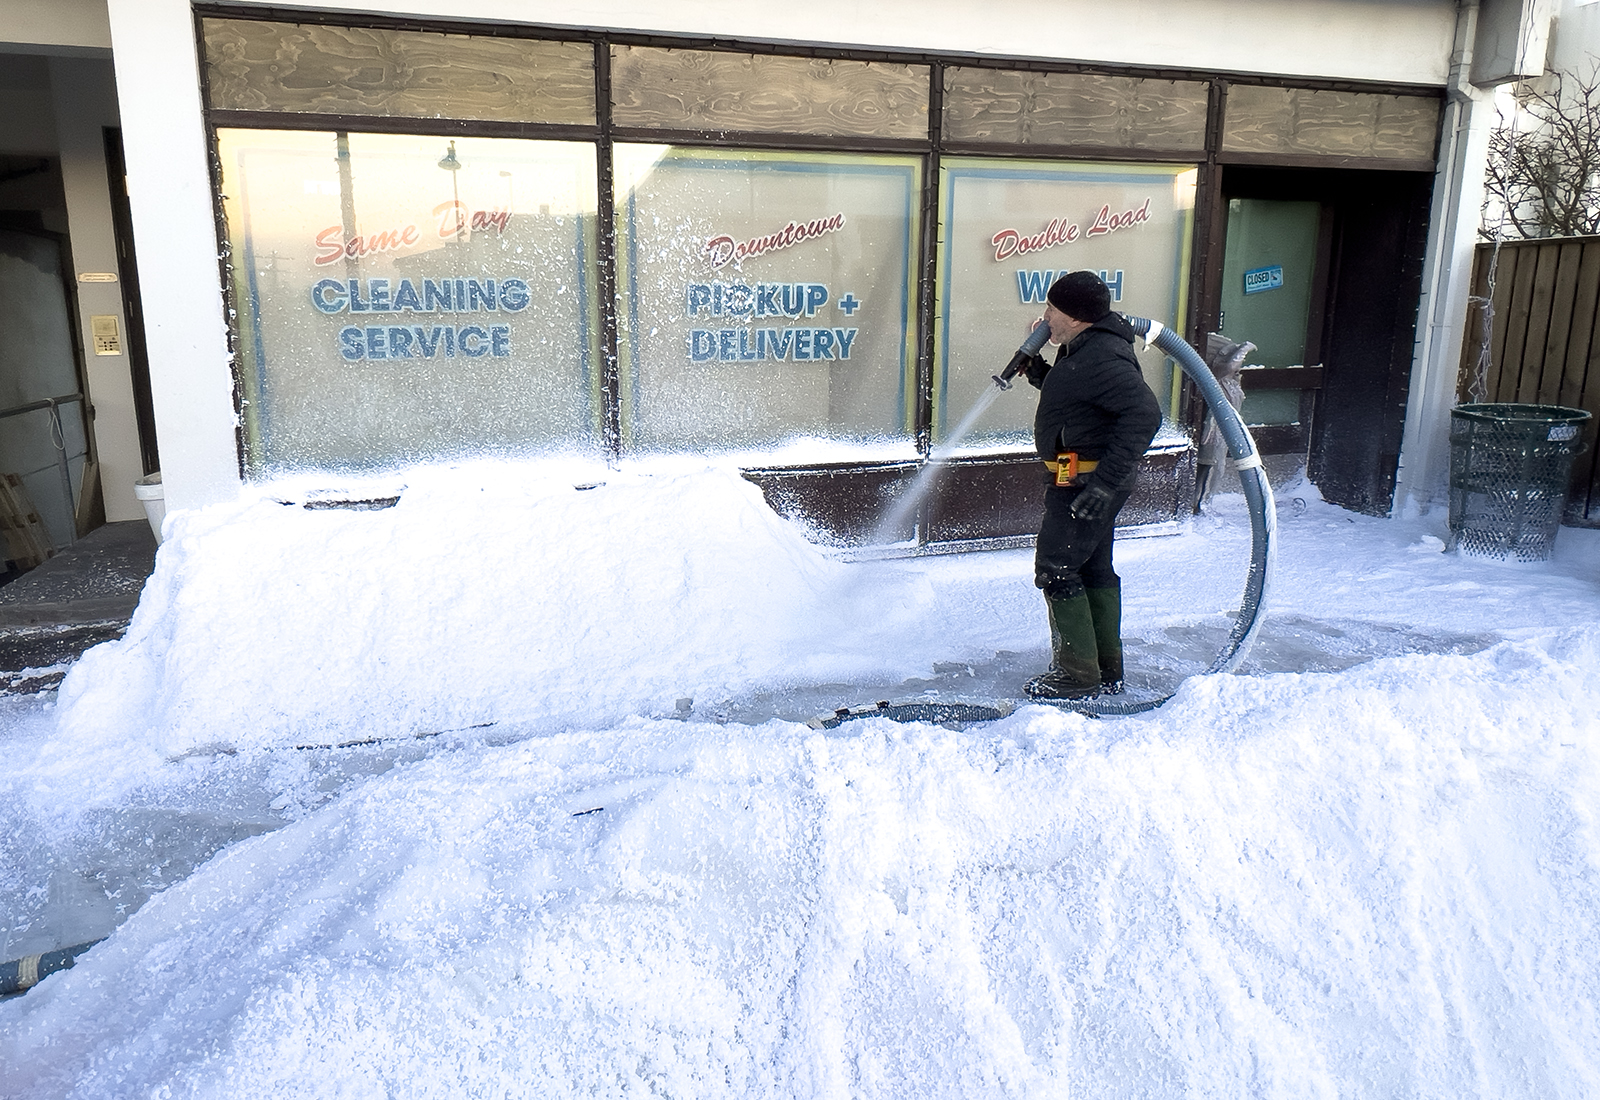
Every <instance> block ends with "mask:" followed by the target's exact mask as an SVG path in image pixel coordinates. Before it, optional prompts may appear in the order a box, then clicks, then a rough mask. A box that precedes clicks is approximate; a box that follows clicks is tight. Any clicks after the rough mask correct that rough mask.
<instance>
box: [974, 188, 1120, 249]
mask: <svg viewBox="0 0 1600 1100" xmlns="http://www.w3.org/2000/svg"><path fill="white" fill-rule="evenodd" d="M1149 220H1150V200H1149V199H1148V198H1147V199H1145V200H1144V202H1143V203H1141V204H1140V205H1138V206H1132V207H1129V208H1128V209H1126V210H1122V211H1118V212H1116V213H1112V211H1111V204H1110V203H1104V204H1102V205H1101V207H1100V209H1099V210H1097V211H1095V215H1094V217H1093V219H1091V220H1090V222H1089V228H1088V229H1082V228H1080V227H1079V225H1078V224H1077V223H1076V222H1072V221H1069V220H1067V219H1066V218H1052V219H1050V221H1049V222H1048V223H1047V224H1046V225H1045V227H1044V229H1042V230H1041V231H1039V232H1038V233H1033V234H1029V235H1024V234H1023V233H1022V232H1021V231H1020V230H1017V229H1011V228H1007V229H1002V230H1000V231H999V232H998V233H996V234H995V235H994V236H993V237H991V238H990V239H989V243H990V244H991V245H993V246H994V258H995V262H996V263H1003V262H1004V261H1006V260H1009V259H1010V258H1011V257H1013V256H1026V255H1028V254H1030V253H1033V252H1043V251H1044V250H1045V249H1047V248H1054V247H1056V246H1057V245H1063V244H1073V243H1075V242H1077V241H1079V240H1082V239H1087V238H1089V237H1100V236H1104V235H1105V234H1107V233H1115V232H1116V231H1117V230H1119V229H1132V228H1133V227H1134V226H1138V225H1144V224H1145V223H1146V222H1148V221H1149Z"/></svg>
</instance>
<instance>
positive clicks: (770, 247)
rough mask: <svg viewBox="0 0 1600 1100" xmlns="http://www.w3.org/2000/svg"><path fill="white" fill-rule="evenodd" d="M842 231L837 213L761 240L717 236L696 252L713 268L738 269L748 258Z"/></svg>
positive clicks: (841, 222)
mask: <svg viewBox="0 0 1600 1100" xmlns="http://www.w3.org/2000/svg"><path fill="white" fill-rule="evenodd" d="M843 228H844V214H843V213H838V214H834V215H833V216H832V217H827V218H813V219H812V220H811V221H807V222H790V223H789V224H788V225H786V226H784V227H783V228H782V229H780V230H778V231H777V232H776V233H769V234H767V235H766V236H764V237H752V238H751V239H750V240H747V241H735V240H734V239H733V237H732V236H730V235H728V234H726V233H719V234H717V235H716V236H714V237H711V238H710V239H709V240H707V241H706V243H705V245H704V247H702V248H701V249H700V254H701V255H702V256H704V257H705V258H706V259H707V260H708V261H710V263H711V266H712V267H714V268H723V267H726V266H728V264H730V263H731V264H733V266H734V267H738V266H739V265H740V264H741V263H743V262H744V261H745V260H747V259H749V258H751V257H752V256H760V255H763V254H765V253H767V252H776V251H777V250H779V249H782V248H790V247H792V246H794V245H797V244H800V243H801V242H802V241H809V240H814V239H815V238H817V237H820V236H822V235H824V234H826V233H836V232H838V231H839V230H841V229H843Z"/></svg>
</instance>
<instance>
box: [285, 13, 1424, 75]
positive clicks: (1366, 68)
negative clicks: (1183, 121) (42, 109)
mask: <svg viewBox="0 0 1600 1100" xmlns="http://www.w3.org/2000/svg"><path fill="white" fill-rule="evenodd" d="M396 4H397V5H403V8H402V9H400V10H403V11H404V12H405V13H406V14H413V15H423V16H434V17H438V18H453V19H482V20H489V21H495V22H506V23H540V24H547V25H555V26H571V27H600V28H606V29H620V30H635V31H647V32H657V33H663V34H688V35H702V36H710V35H716V36H723V37H737V38H750V39H762V40H768V41H779V42H830V43H843V44H850V45H862V46H887V47H895V48H902V49H915V50H928V51H942V52H954V53H991V54H1001V55H1005V56H1014V57H1042V58H1070V59H1073V60H1082V61H1108V62H1121V63H1124V64H1137V65H1156V66H1173V67H1182V68H1189V69H1193V68H1202V69H1224V70H1232V71H1239V72H1270V73H1295V74H1299V75H1304V76H1325V77H1344V78H1348V79H1352V80H1382V81H1396V82H1417V83H1424V84H1443V83H1444V81H1445V78H1446V76H1447V75H1448V72H1449V57H1450V40H1451V34H1452V31H1453V29H1454V24H1455V3H1454V0H1117V2H1116V3H1108V2H1106V0H1004V2H999V3H993V2H991V3H983V2H979V0H916V2H912V0H876V2H875V3H861V2H860V0H811V2H809V3H805V4H791V3H776V2H772V0H765V2H752V0H582V2H573V0H396ZM303 6H305V7H323V8H328V9H333V10H338V11H358V10H359V11H384V10H388V11H394V10H396V8H393V7H390V8H386V7H385V6H383V5H381V4H375V3H372V2H371V0H366V2H361V0H356V2H350V0H321V2H318V0H310V2H309V3H305V4H304V5H303Z"/></svg>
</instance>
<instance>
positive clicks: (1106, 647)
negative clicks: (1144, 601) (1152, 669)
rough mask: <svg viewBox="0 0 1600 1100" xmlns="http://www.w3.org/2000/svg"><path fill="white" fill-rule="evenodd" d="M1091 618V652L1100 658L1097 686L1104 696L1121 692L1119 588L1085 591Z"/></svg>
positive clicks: (1120, 606) (1120, 595) (1120, 603)
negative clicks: (1092, 642)
mask: <svg viewBox="0 0 1600 1100" xmlns="http://www.w3.org/2000/svg"><path fill="white" fill-rule="evenodd" d="M1083 594H1084V595H1085V596H1087V597H1089V613H1090V614H1091V615H1092V616H1093V617H1094V645H1095V652H1096V653H1097V654H1098V655H1099V658H1100V684H1101V687H1102V690H1104V691H1105V692H1106V693H1107V694H1110V695H1115V694H1116V693H1117V692H1119V691H1121V690H1122V587H1121V586H1120V585H1113V586H1112V587H1110V588H1086V589H1084V590H1083Z"/></svg>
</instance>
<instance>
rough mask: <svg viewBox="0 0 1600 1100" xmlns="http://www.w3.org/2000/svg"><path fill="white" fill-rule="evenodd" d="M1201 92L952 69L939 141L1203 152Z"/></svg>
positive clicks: (1165, 84)
mask: <svg viewBox="0 0 1600 1100" xmlns="http://www.w3.org/2000/svg"><path fill="white" fill-rule="evenodd" d="M1206 92H1207V86H1206V84H1205V83H1204V82H1203V81H1197V80H1159V79H1148V78H1142V77H1130V76H1109V75H1102V74H1097V73H1035V72H1022V71H1019V70H1013V69H979V68H954V69H950V70H948V71H947V72H946V73H945V102H944V127H945V128H944V136H945V140H946V141H955V142H960V141H971V142H984V143H995V144H1007V145H1012V144H1015V145H1056V146H1072V147H1080V146H1081V147H1091V148H1093V147H1098V148H1106V149H1145V150H1169V151H1189V150H1202V149H1204V148H1205V139H1206Z"/></svg>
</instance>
